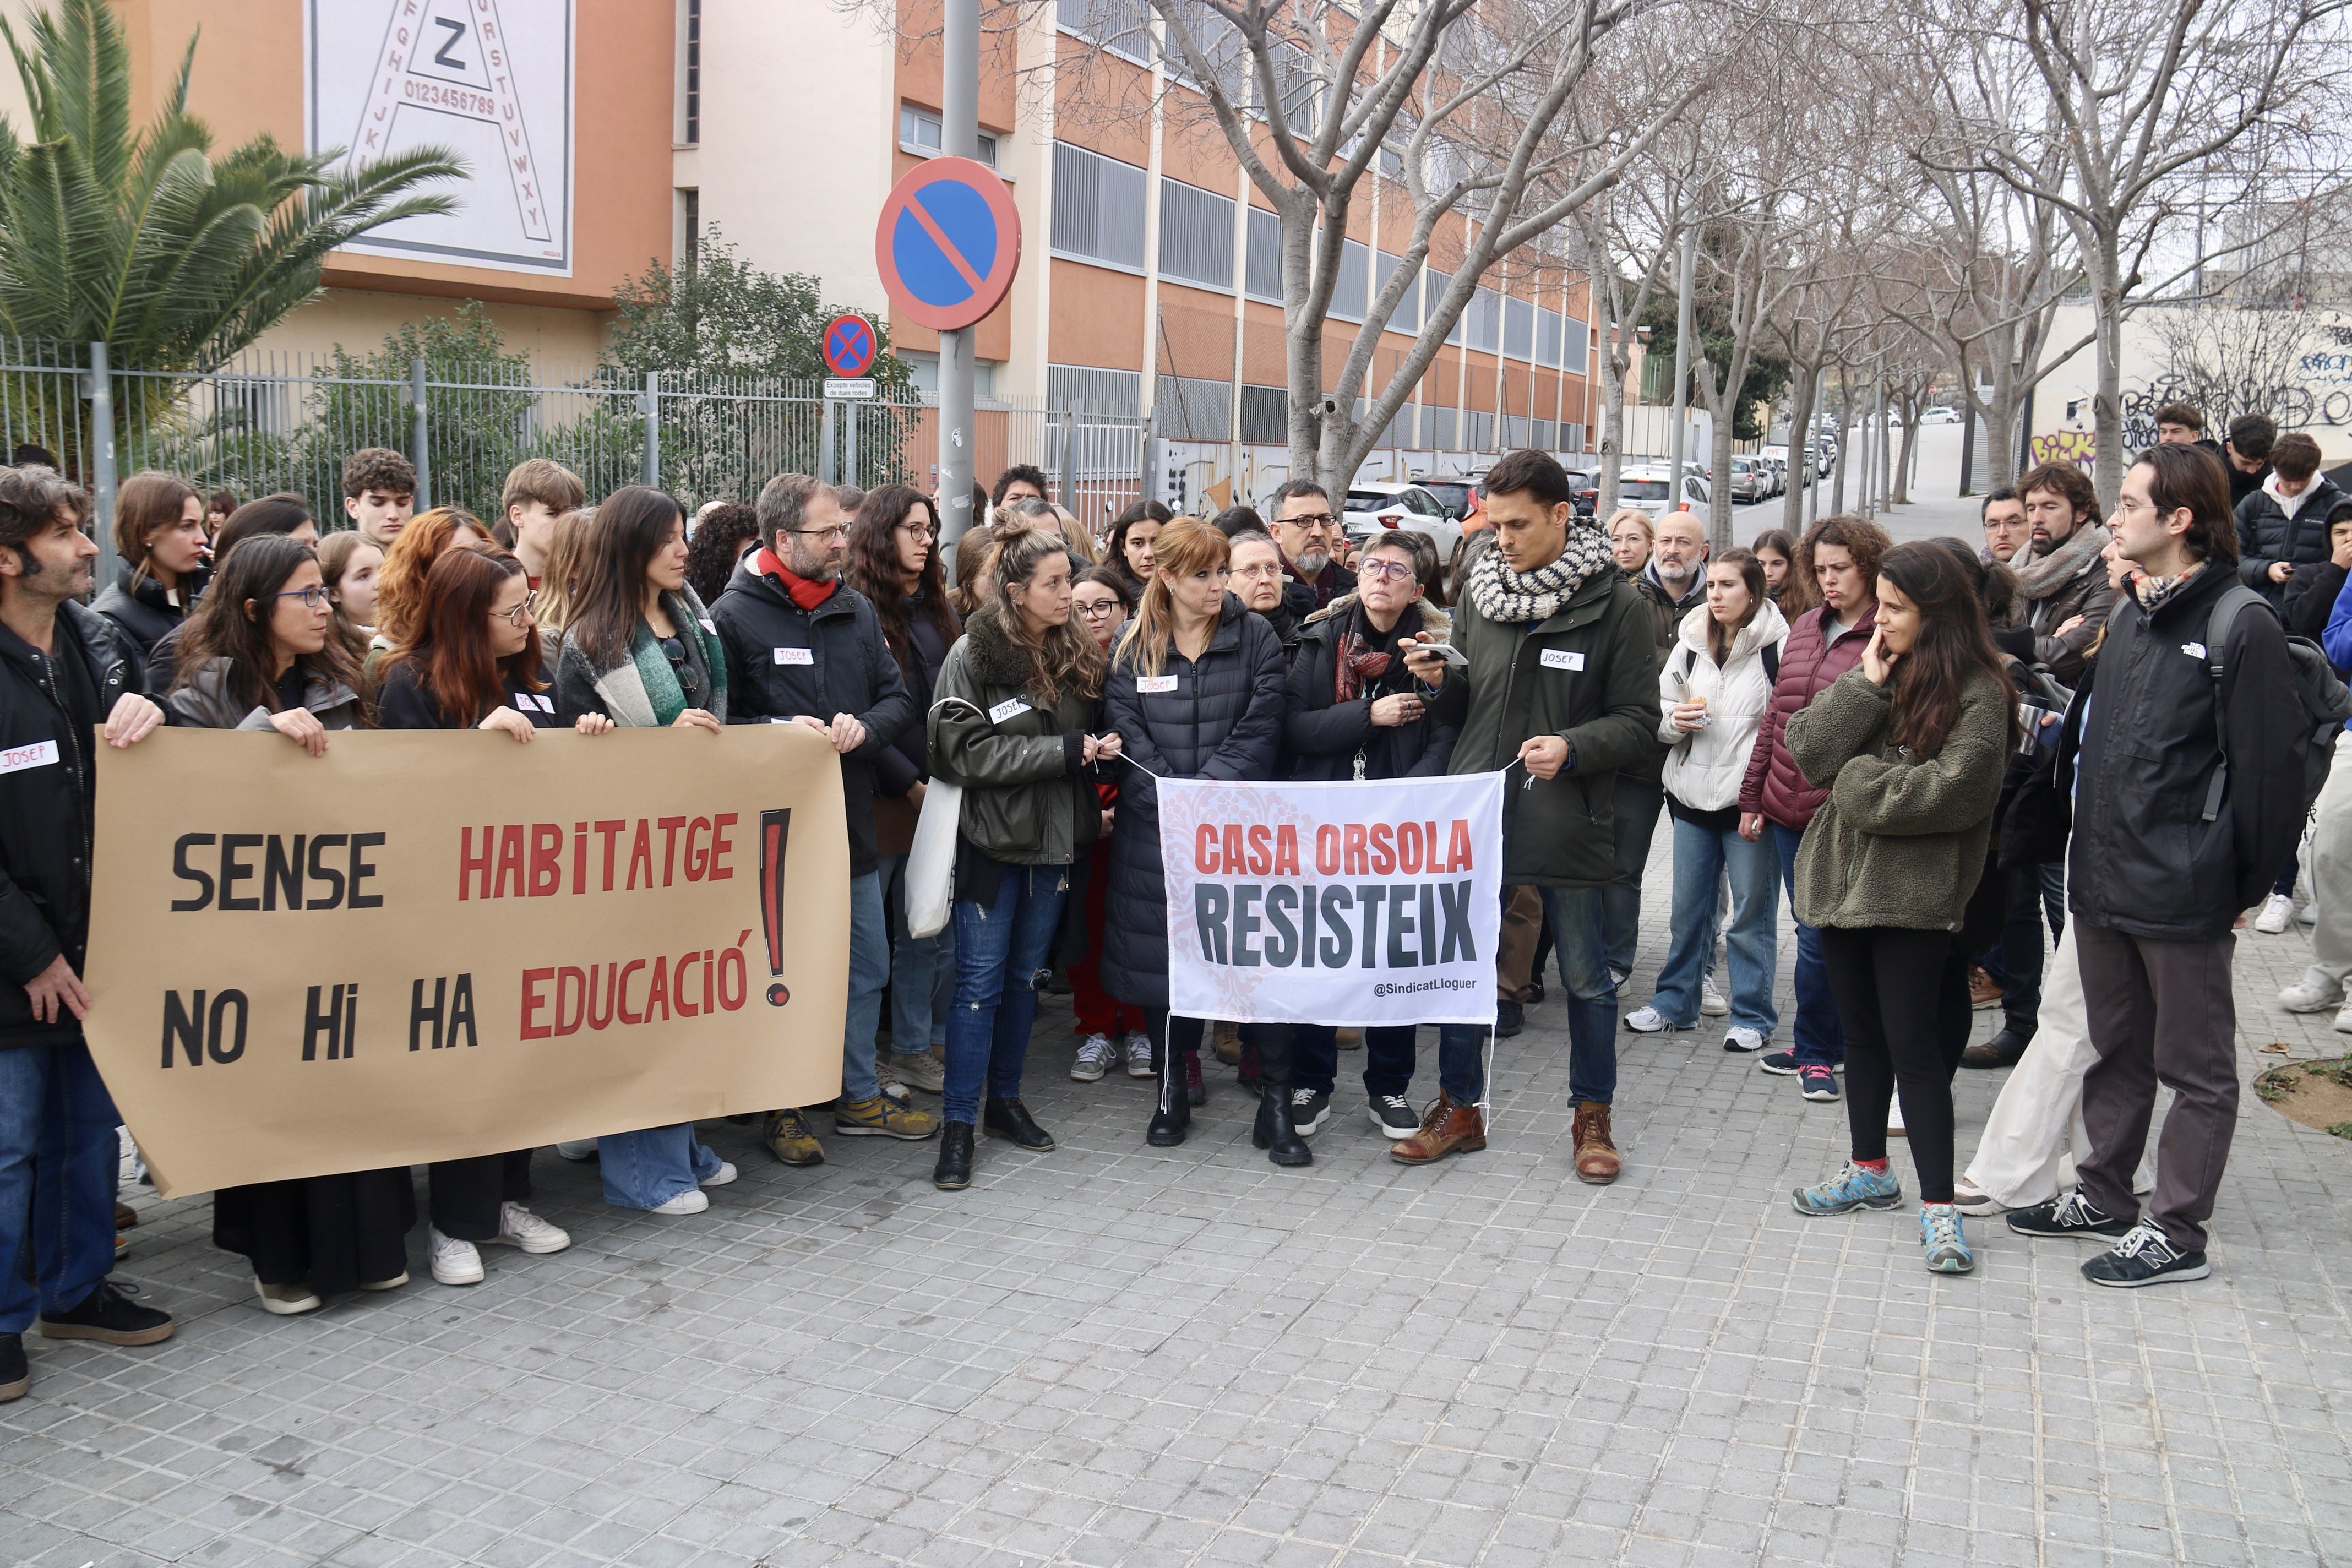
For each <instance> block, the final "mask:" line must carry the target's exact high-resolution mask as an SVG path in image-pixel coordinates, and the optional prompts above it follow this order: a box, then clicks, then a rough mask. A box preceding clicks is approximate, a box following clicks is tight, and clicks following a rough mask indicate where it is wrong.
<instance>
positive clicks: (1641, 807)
mask: <svg viewBox="0 0 2352 1568" xmlns="http://www.w3.org/2000/svg"><path fill="white" fill-rule="evenodd" d="M1615 790H1616V797H1615V801H1616V833H1617V837H1616V872H1617V874H1616V875H1615V876H1614V877H1613V878H1612V879H1610V883H1609V886H1608V887H1607V888H1606V889H1603V890H1602V893H1601V903H1602V910H1603V917H1602V919H1603V924H1604V927H1605V929H1606V931H1607V935H1606V937H1605V939H1604V940H1605V941H1606V942H1607V943H1608V949H1609V966H1610V967H1611V968H1612V969H1614V970H1616V971H1617V972H1618V973H1621V974H1631V973H1633V949H1634V946H1635V944H1636V943H1638V942H1640V940H1641V936H1642V871H1643V868H1644V867H1646V866H1648V865H1649V863H1650V838H1651V836H1652V835H1654V834H1655V833H1656V832H1657V829H1658V813H1659V812H1661V811H1663V810H1664V809H1665V805H1666V786H1665V785H1664V784H1660V783H1659V782H1658V781H1657V780H1655V779H1633V778H1628V777H1626V776H1625V775H1624V774H1623V773H1619V774H1618V775H1617V782H1616V784H1615ZM1611 1027H1612V1028H1614V1027H1615V1026H1614V1025H1612V1026H1611Z"/></svg>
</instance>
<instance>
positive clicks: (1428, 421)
mask: <svg viewBox="0 0 2352 1568" xmlns="http://www.w3.org/2000/svg"><path fill="white" fill-rule="evenodd" d="M1422 423H1423V425H1424V426H1426V427H1427V428H1428V431H1429V445H1430V446H1431V447H1434V448H1436V449H1437V450H1438V451H1441V452H1450V451H1453V450H1454V410H1453V409H1451V408H1428V409H1423V420H1422Z"/></svg>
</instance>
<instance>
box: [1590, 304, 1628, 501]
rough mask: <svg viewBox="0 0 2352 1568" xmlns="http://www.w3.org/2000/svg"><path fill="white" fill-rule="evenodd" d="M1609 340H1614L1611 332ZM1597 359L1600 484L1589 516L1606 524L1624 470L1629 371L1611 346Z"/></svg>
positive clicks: (1615, 347)
mask: <svg viewBox="0 0 2352 1568" xmlns="http://www.w3.org/2000/svg"><path fill="white" fill-rule="evenodd" d="M1610 335H1611V337H1612V338H1614V337H1615V336H1616V332H1615V330H1614V329H1613V328H1612V330H1611V333H1610ZM1603 348H1604V352H1603V353H1602V354H1601V447H1600V452H1601V483H1600V491H1601V493H1600V495H1599V497H1598V498H1596V499H1595V500H1594V501H1593V504H1592V515H1593V517H1594V519H1595V520H1596V521H1600V522H1603V523H1606V522H1607V521H1609V515H1610V513H1612V512H1613V511H1615V510H1617V476H1618V472H1619V470H1620V469H1622V468H1623V467H1624V466H1625V372H1626V370H1627V369H1628V368H1630V367H1629V366H1628V365H1627V363H1626V362H1625V360H1624V359H1623V358H1622V353H1621V351H1620V350H1619V349H1618V347H1617V345H1616V344H1615V343H1613V342H1612V343H1608V344H1604V345H1603Z"/></svg>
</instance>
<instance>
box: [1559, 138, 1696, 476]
mask: <svg viewBox="0 0 2352 1568" xmlns="http://www.w3.org/2000/svg"><path fill="white" fill-rule="evenodd" d="M1671 140H1673V141H1675V142H1677V143H1679V142H1681V141H1682V140H1683V138H1681V137H1680V136H1675V137H1673V138H1671ZM1683 152H1684V149H1682V148H1681V147H1680V146H1676V147H1675V148H1674V149H1671V150H1669V149H1667V148H1666V147H1665V146H1664V144H1663V142H1662V143H1661V145H1659V146H1657V147H1654V148H1653V149H1652V150H1651V155H1650V156H1649V157H1647V158H1645V159H1643V161H1642V162H1641V163H1639V164H1637V165H1635V167H1634V169H1633V170H1632V171H1630V172H1629V174H1628V177H1627V178H1626V180H1625V181H1624V183H1623V184H1620V185H1618V186H1616V187H1615V188H1614V189H1612V190H1607V191H1603V192H1602V193H1601V195H1598V196H1596V197H1594V198H1593V199H1592V200H1591V202H1589V203H1587V204H1586V205H1583V206H1581V207H1579V208H1578V209H1577V210H1576V213H1575V215H1574V216H1575V228H1574V230H1573V233H1574V236H1575V237H1576V239H1577V241H1578V244H1577V246H1576V247H1575V254H1576V257H1577V259H1579V260H1580V261H1581V262H1582V263H1583V265H1584V268H1585V271H1586V276H1587V277H1588V278H1590V279H1591V293H1592V310H1593V319H1594V324H1595V325H1596V326H1598V327H1599V328H1600V329H1601V353H1600V355H1599V359H1600V369H1601V421H1600V434H1599V440H1598V443H1597V445H1596V447H1595V449H1596V450H1597V451H1598V452H1599V454H1600V457H1601V479H1600V485H1599V490H1600V494H1599V498H1598V500H1596V501H1595V503H1594V511H1595V514H1596V515H1597V516H1600V517H1601V518H1606V517H1608V516H1609V514H1610V513H1612V512H1613V511H1615V510H1617V487H1618V479H1619V476H1620V475H1621V474H1622V471H1623V469H1624V462H1625V378H1626V376H1627V375H1628V374H1631V373H1632V370H1633V346H1634V344H1635V342H1637V341H1639V335H1640V330H1641V324H1642V318H1643V316H1645V315H1647V314H1648V313H1649V310H1650V303H1651V301H1652V300H1654V299H1656V298H1657V297H1658V294H1659V291H1660V290H1661V289H1664V288H1665V287H1666V286H1667V284H1668V281H1669V280H1670V279H1671V278H1672V277H1673V269H1674V261H1675V248H1676V247H1678V246H1680V245H1681V243H1682V235H1683V228H1684V226H1685V224H1686V223H1688V222H1689V220H1690V219H1689V214H1688V213H1687V212H1686V211H1685V207H1684V199H1685V192H1686V190H1687V189H1688V185H1687V180H1686V175H1687V170H1686V169H1685V168H1684V167H1680V166H1678V164H1677V161H1676V160H1675V157H1674V154H1675V153H1683ZM1686 159H1687V154H1686V153H1685V160H1684V161H1686Z"/></svg>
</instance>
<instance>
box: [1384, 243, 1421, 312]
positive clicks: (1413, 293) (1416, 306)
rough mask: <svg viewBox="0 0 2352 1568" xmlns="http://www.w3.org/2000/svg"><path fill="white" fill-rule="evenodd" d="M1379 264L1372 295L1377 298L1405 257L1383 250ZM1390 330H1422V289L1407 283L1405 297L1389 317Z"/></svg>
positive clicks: (1398, 302)
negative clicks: (1378, 272)
mask: <svg viewBox="0 0 2352 1568" xmlns="http://www.w3.org/2000/svg"><path fill="white" fill-rule="evenodd" d="M1378 265H1379V268H1380V275H1379V276H1378V277H1376V278H1375V279H1372V296H1373V298H1375V299H1378V298H1379V297H1380V295H1381V292H1382V291H1383V290H1385V289H1387V288H1388V286H1389V279H1391V278H1394V277H1395V276H1396V273H1397V268H1400V267H1402V266H1403V265H1404V258H1403V257H1402V256H1391V255H1390V254H1389V253H1388V252H1387V251H1385V250H1383V251H1381V254H1380V260H1379V263H1378ZM1389 331H1392V332H1417V331H1421V290H1420V289H1416V288H1414V287H1413V286H1412V284H1410V283H1408V284H1406V285H1405V289H1404V298H1402V300H1398V301H1397V308H1396V312H1395V313H1394V314H1393V315H1391V316H1390V317H1389Z"/></svg>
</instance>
